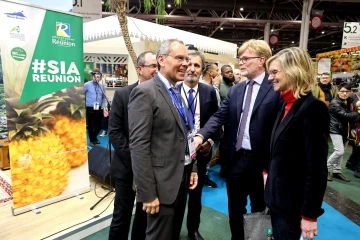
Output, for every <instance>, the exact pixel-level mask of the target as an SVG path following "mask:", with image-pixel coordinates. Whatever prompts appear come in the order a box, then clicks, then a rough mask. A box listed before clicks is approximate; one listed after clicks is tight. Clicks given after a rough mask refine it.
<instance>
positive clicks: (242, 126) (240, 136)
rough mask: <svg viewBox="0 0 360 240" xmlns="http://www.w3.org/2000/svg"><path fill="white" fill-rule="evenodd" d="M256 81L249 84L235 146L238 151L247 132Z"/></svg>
mask: <svg viewBox="0 0 360 240" xmlns="http://www.w3.org/2000/svg"><path fill="white" fill-rule="evenodd" d="M254 83H255V81H254V80H250V81H249V86H248V89H247V93H246V99H245V106H244V110H243V113H242V117H241V122H240V127H239V132H238V136H237V141H236V146H235V148H236V151H239V149H240V148H241V146H242V141H243V137H244V132H245V125H246V120H247V117H248V115H249V109H250V102H251V95H252V89H253V86H254Z"/></svg>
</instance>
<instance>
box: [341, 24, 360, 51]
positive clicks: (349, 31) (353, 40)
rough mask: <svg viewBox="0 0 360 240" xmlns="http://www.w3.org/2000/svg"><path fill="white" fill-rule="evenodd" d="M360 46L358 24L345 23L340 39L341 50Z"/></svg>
mask: <svg viewBox="0 0 360 240" xmlns="http://www.w3.org/2000/svg"><path fill="white" fill-rule="evenodd" d="M357 46H360V23H358V22H345V23H344V31H343V38H342V45H341V47H342V48H350V47H357Z"/></svg>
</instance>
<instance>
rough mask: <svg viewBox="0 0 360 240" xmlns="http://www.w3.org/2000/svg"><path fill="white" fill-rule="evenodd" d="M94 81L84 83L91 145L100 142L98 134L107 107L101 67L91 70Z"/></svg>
mask: <svg viewBox="0 0 360 240" xmlns="http://www.w3.org/2000/svg"><path fill="white" fill-rule="evenodd" d="M91 75H92V81H90V82H86V83H85V84H84V93H85V98H86V121H87V132H88V135H89V140H90V145H91V146H95V145H96V144H100V141H99V140H98V139H97V135H98V134H99V133H100V131H101V128H102V120H103V118H104V108H106V107H107V106H106V97H105V96H104V94H105V87H104V85H103V84H101V83H100V81H101V79H102V73H101V72H100V69H99V68H94V69H93V70H92V72H91Z"/></svg>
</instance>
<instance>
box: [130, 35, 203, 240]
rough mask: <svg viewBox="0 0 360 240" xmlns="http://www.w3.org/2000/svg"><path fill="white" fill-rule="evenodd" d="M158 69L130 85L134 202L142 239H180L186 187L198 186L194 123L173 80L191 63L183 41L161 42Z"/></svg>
mask: <svg viewBox="0 0 360 240" xmlns="http://www.w3.org/2000/svg"><path fill="white" fill-rule="evenodd" d="M156 57H157V62H158V65H159V66H160V69H159V72H158V73H157V74H156V75H155V76H154V77H153V78H152V79H150V80H149V81H146V82H145V83H143V84H140V85H139V86H137V87H136V88H134V89H133V90H132V92H131V94H130V101H129V107H128V111H129V136H130V144H129V146H130V153H131V160H132V168H133V173H134V184H135V189H136V192H137V202H141V203H143V210H144V211H145V212H146V213H147V229H146V239H159V240H160V239H179V237H180V231H181V225H182V221H183V218H184V212H185V206H186V196H187V190H188V188H189V189H194V188H195V187H196V186H197V181H198V176H197V165H196V158H195V155H194V152H195V146H194V143H193V129H194V127H193V123H192V122H191V121H190V118H189V114H188V111H187V108H186V107H185V104H184V102H183V100H182V97H181V95H180V93H179V92H178V90H177V89H176V83H177V82H179V81H184V77H185V73H186V70H187V67H188V65H189V62H190V58H189V57H188V51H187V48H186V47H185V45H184V43H183V42H182V41H179V40H175V39H169V40H166V41H164V42H163V43H162V44H161V46H160V48H159V50H158V52H157V54H156Z"/></svg>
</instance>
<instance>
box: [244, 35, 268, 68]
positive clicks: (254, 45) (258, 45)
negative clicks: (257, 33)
mask: <svg viewBox="0 0 360 240" xmlns="http://www.w3.org/2000/svg"><path fill="white" fill-rule="evenodd" d="M247 49H249V50H252V51H254V52H256V53H257V54H258V55H259V57H262V58H264V59H265V62H266V60H268V59H269V58H270V57H271V55H272V52H271V49H270V46H269V44H267V43H266V42H265V41H264V40H256V39H250V40H248V41H246V42H244V43H243V44H242V45H241V47H240V48H239V51H238V53H239V56H240V55H241V54H243V53H244V52H245V51H246V50H247Z"/></svg>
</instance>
